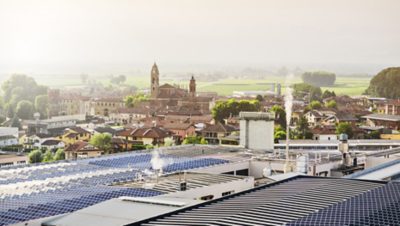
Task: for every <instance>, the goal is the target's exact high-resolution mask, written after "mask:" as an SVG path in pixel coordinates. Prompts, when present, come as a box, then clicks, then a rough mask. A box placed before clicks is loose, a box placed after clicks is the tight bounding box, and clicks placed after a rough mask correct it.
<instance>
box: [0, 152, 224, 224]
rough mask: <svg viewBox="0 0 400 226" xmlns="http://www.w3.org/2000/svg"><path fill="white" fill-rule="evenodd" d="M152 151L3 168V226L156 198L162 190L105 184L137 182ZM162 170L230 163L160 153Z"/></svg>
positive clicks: (0, 208) (0, 207)
mask: <svg viewBox="0 0 400 226" xmlns="http://www.w3.org/2000/svg"><path fill="white" fill-rule="evenodd" d="M151 157H152V155H151V154H149V153H142V152H139V153H137V152H131V153H123V154H117V155H108V156H104V157H98V158H91V159H82V160H77V161H63V162H57V163H51V164H49V163H46V164H35V165H27V166H19V167H8V168H2V169H0V226H2V225H8V224H14V223H18V222H23V221H27V220H32V219H37V218H41V217H47V216H54V215H58V214H61V213H67V212H71V211H75V210H78V209H82V208H85V207H87V206H90V205H93V204H96V203H99V202H102V201H105V200H108V199H111V198H115V197H119V196H143V197H146V196H154V195H159V194H162V192H158V191H154V190H143V189H136V188H135V189H133V188H117V187H113V186H107V185H110V184H113V183H115V182H123V181H132V180H136V179H138V177H139V174H141V173H140V172H141V170H145V169H148V170H151V163H150V161H151ZM160 157H161V158H163V159H164V160H166V161H165V162H166V164H165V165H164V167H163V170H164V172H174V171H181V170H187V169H193V168H199V167H206V166H211V165H215V164H223V163H227V162H228V161H227V160H222V159H214V158H197V157H194V158H193V157H192V158H189V157H184V156H179V155H169V154H162V155H160Z"/></svg>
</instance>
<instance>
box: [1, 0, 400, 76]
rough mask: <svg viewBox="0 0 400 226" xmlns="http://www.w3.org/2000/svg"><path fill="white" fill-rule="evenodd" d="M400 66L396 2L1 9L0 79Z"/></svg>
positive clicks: (118, 0) (47, 3)
mask: <svg viewBox="0 0 400 226" xmlns="http://www.w3.org/2000/svg"><path fill="white" fill-rule="evenodd" d="M154 60H156V61H157V62H159V64H165V65H176V66H180V65H185V64H205V65H218V64H224V65H243V66H248V65H249V66H251V65H257V66H263V65H274V64H280V65H283V64H295V65H300V66H301V65H302V64H358V65H366V66H367V65H369V64H381V65H395V64H396V63H397V64H398V63H399V62H400V1H399V0H375V1H371V0H332V1H331V0H0V73H2V72H3V73H11V72H16V71H18V72H36V73H40V72H50V71H51V72H58V73H62V71H63V70H68V71H73V72H76V73H80V72H82V71H89V72H90V71H99V70H101V69H102V68H107V70H113V69H115V70H126V69H127V68H130V67H135V66H136V65H143V64H145V65H151V64H152V63H153V61H154Z"/></svg>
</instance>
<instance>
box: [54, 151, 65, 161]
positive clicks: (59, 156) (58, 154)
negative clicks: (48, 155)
mask: <svg viewBox="0 0 400 226" xmlns="http://www.w3.org/2000/svg"><path fill="white" fill-rule="evenodd" d="M64 159H65V152H64V149H62V148H59V149H58V150H57V151H56V153H55V154H54V160H55V161H59V160H64Z"/></svg>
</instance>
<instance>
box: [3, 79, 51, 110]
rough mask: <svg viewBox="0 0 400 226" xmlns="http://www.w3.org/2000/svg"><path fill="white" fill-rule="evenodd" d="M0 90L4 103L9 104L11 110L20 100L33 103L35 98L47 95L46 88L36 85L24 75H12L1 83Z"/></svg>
mask: <svg viewBox="0 0 400 226" xmlns="http://www.w3.org/2000/svg"><path fill="white" fill-rule="evenodd" d="M2 89H3V92H4V96H3V99H4V103H6V104H11V106H12V107H13V108H15V107H16V105H17V103H18V102H19V101H21V100H28V101H30V102H32V103H33V102H34V101H35V97H36V96H38V95H44V94H47V87H46V86H41V85H38V84H37V83H36V81H35V80H34V79H33V78H32V77H28V76H26V75H12V76H11V77H10V78H9V79H8V80H6V81H5V82H4V83H3V85H2ZM11 117H12V116H11Z"/></svg>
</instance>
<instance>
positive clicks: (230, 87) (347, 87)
mask: <svg viewBox="0 0 400 226" xmlns="http://www.w3.org/2000/svg"><path fill="white" fill-rule="evenodd" d="M369 81H370V78H369V77H359V78H349V77H337V79H336V84H335V86H333V87H322V90H326V89H328V90H333V91H335V93H336V94H342V95H361V94H362V93H363V92H364V91H365V89H366V88H367V87H368V85H369ZM299 82H301V80H300V79H299V78H297V79H293V80H292V81H290V83H299ZM267 83H281V84H282V85H283V84H285V78H282V77H278V76H275V77H271V78H270V79H266V80H232V79H226V80H220V81H217V82H212V83H205V82H200V83H198V90H199V91H213V92H218V93H219V94H221V95H230V94H232V92H233V91H248V90H269V89H270V86H269V85H268V84H267Z"/></svg>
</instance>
